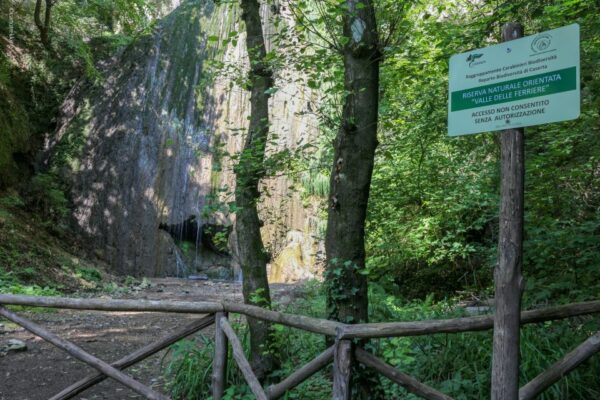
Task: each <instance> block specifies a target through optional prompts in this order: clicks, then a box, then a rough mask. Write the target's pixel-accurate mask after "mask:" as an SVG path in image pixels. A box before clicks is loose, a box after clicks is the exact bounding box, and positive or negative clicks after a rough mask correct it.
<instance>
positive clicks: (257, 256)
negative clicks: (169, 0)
mask: <svg viewBox="0 0 600 400" xmlns="http://www.w3.org/2000/svg"><path fill="white" fill-rule="evenodd" d="M241 6H242V18H243V20H244V22H245V25H246V34H247V37H246V45H247V48H248V58H249V61H250V73H249V79H250V86H251V88H250V90H251V97H250V107H251V111H250V125H249V128H248V135H247V137H246V141H245V143H244V149H243V150H242V153H241V154H240V158H239V162H238V164H237V165H236V167H235V173H236V205H237V207H238V211H237V213H236V233H237V238H238V244H239V256H240V263H241V267H242V273H243V292H244V301H245V302H246V303H247V304H255V305H259V306H262V307H269V306H270V305H271V295H270V292H269V282H268V281H267V254H266V252H265V248H264V244H263V241H262V237H261V234H260V226H261V222H260V220H259V217H258V210H257V208H256V204H257V202H258V200H259V197H260V193H259V190H258V185H259V182H260V179H261V178H262V177H263V176H264V168H263V163H264V159H265V148H266V142H267V136H268V132H269V97H270V95H269V89H271V88H272V86H273V77H272V71H271V69H270V67H269V66H268V65H267V64H266V63H265V61H264V60H265V57H266V54H267V51H266V45H265V41H264V37H263V30H262V20H261V18H260V4H259V3H258V1H257V0H241ZM248 323H249V326H250V363H251V365H252V368H253V370H254V372H255V374H256V376H257V377H258V378H259V379H260V380H263V379H264V377H265V376H266V374H268V373H269V371H271V370H272V368H273V363H274V362H273V356H272V355H271V353H270V352H269V350H270V349H269V343H270V340H269V336H270V325H269V324H268V323H266V322H263V321H259V320H256V319H252V318H249V319H248Z"/></svg>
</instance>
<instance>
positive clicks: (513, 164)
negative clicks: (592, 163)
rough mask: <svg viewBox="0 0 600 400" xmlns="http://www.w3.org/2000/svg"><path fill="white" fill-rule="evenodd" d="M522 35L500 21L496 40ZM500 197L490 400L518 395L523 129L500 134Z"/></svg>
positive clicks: (515, 26) (508, 399)
mask: <svg viewBox="0 0 600 400" xmlns="http://www.w3.org/2000/svg"><path fill="white" fill-rule="evenodd" d="M520 37H523V27H522V26H521V25H520V24H506V25H504V27H503V28H502V41H504V42H506V41H509V40H513V39H518V38H520ZM500 141H501V147H502V149H501V152H502V156H501V158H502V160H501V163H502V164H501V169H502V182H501V200H500V233H499V238H498V266H497V267H496V269H495V271H494V281H495V289H496V291H495V304H496V310H495V313H494V352H493V357H492V400H517V399H518V398H519V343H520V340H519V339H520V338H519V335H520V326H521V324H520V315H521V293H522V290H523V277H522V275H521V267H522V265H523V204H524V182H525V155H524V135H523V129H522V128H521V129H507V130H505V131H502V133H501V138H500Z"/></svg>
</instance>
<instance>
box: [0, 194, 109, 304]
mask: <svg viewBox="0 0 600 400" xmlns="http://www.w3.org/2000/svg"><path fill="white" fill-rule="evenodd" d="M72 247H73V244H72V243H69V242H68V241H67V240H65V239H64V238H61V237H57V236H56V234H55V233H53V232H51V231H50V230H48V229H47V228H46V227H45V224H44V223H43V217H42V216H40V215H39V214H37V213H33V212H31V211H30V210H28V209H27V206H26V205H25V204H24V202H23V201H22V200H21V198H20V197H19V196H18V195H17V194H15V193H4V194H0V292H1V293H13V294H27V295H36V296H56V295H60V294H63V293H69V292H75V291H79V290H96V289H101V288H102V285H103V283H102V281H103V276H102V273H101V272H100V271H99V270H98V269H97V268H96V267H95V266H94V265H93V264H91V263H89V262H87V261H85V260H83V259H81V258H79V257H78V256H74V255H73V254H72Z"/></svg>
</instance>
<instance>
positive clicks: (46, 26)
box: [33, 0, 54, 50]
mask: <svg viewBox="0 0 600 400" xmlns="http://www.w3.org/2000/svg"><path fill="white" fill-rule="evenodd" d="M42 1H43V0H36V2H35V10H34V12H33V18H34V22H35V26H36V27H37V28H38V30H39V31H40V42H42V44H43V45H44V47H45V48H46V49H48V50H50V49H51V46H50V34H49V33H50V21H51V17H52V6H53V5H54V3H53V2H52V0H45V4H46V7H45V10H44V21H43V22H42V17H41V14H42Z"/></svg>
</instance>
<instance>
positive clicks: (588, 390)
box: [167, 283, 600, 400]
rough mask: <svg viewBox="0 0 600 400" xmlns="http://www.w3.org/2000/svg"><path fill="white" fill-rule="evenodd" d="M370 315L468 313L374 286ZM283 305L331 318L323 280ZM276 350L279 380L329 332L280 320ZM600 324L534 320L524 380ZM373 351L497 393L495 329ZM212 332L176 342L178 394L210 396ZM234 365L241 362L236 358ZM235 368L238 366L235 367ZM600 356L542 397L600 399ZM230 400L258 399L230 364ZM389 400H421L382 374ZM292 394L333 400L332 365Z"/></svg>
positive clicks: (451, 388) (406, 367) (414, 369)
mask: <svg viewBox="0 0 600 400" xmlns="http://www.w3.org/2000/svg"><path fill="white" fill-rule="evenodd" d="M369 297H370V304H371V309H370V318H371V321H372V322H382V321H414V320H423V319H441V318H453V317H462V316H465V311H464V310H463V309H462V308H461V307H459V306H458V303H457V301H454V300H452V299H450V300H444V301H438V302H435V301H434V300H433V297H429V298H427V299H425V300H418V301H406V300H402V299H398V298H397V297H396V296H393V295H390V294H388V293H386V292H385V291H384V290H383V289H381V288H379V287H378V286H377V285H373V284H372V285H371V290H370V296H369ZM275 308H277V309H279V310H281V311H286V312H291V313H296V314H302V315H309V316H314V317H323V316H324V315H325V297H324V293H323V290H322V288H321V285H320V284H319V283H309V284H308V285H307V286H306V287H305V288H304V293H302V295H301V296H300V298H299V299H297V300H296V301H295V302H293V303H292V304H291V305H289V306H287V307H286V308H285V309H282V307H277V305H276V306H275ZM274 329H275V334H274V335H275V341H276V348H277V349H278V353H279V354H280V357H281V366H280V368H279V369H278V370H276V371H274V372H273V374H272V376H271V379H272V380H273V381H275V382H277V381H280V380H281V379H283V378H285V377H286V376H288V375H289V374H290V373H292V372H293V371H295V370H297V369H298V368H299V367H300V366H302V365H304V364H306V363H307V362H308V361H310V360H311V359H312V358H313V357H315V356H316V355H317V354H319V353H320V352H321V351H323V349H324V348H325V342H324V338H323V337H322V336H320V335H315V334H311V333H307V332H303V331H300V330H297V329H291V328H287V327H284V326H281V325H275V327H274ZM237 330H238V331H239V332H242V335H241V337H242V338H243V339H244V340H243V343H244V348H245V349H246V351H247V350H248V343H247V334H246V333H245V332H246V328H245V326H244V325H241V324H239V323H238V325H237ZM598 330H600V321H598V319H597V318H596V319H595V318H591V317H585V318H577V319H571V320H565V321H550V322H546V323H543V324H536V325H527V326H525V327H523V329H522V330H521V357H522V362H521V376H520V380H521V385H523V384H525V383H526V382H528V381H529V380H531V379H532V378H534V377H535V376H537V375H538V374H539V373H541V372H542V371H544V370H545V369H546V368H548V367H549V366H550V365H552V364H553V363H554V362H555V361H557V360H558V359H560V358H561V357H562V356H563V355H564V354H566V353H567V352H569V351H570V350H571V349H573V348H574V347H576V346H577V345H579V344H580V343H581V342H582V341H584V340H585V339H586V338H587V337H589V335H591V334H592V333H593V332H596V331H598ZM369 347H370V348H371V350H372V351H373V352H374V353H375V354H376V355H377V356H379V357H381V358H382V359H384V360H385V361H386V362H388V363H389V364H391V365H393V366H395V367H397V368H398V369H400V370H401V371H403V372H404V373H407V374H409V375H412V376H414V377H416V378H417V379H419V380H420V381H422V382H424V383H427V384H428V385H431V386H432V387H434V388H437V389H439V390H441V391H442V392H444V393H446V394H448V395H449V396H451V397H453V398H455V399H457V400H466V399H483V398H489V395H490V393H489V387H490V383H491V382H490V367H491V356H492V333H491V331H489V332H467V333H458V334H437V335H428V336H421V337H406V338H390V339H380V340H373V341H371V342H370V343H369ZM212 350H213V343H212V338H210V337H205V336H199V337H197V338H196V339H194V340H193V341H187V342H182V343H180V344H178V345H176V347H174V348H173V354H172V358H171V361H170V364H169V367H168V368H167V372H168V374H167V376H168V380H170V382H171V386H170V388H171V393H172V395H173V398H175V399H185V398H208V397H209V396H210V393H209V387H210V372H211V371H210V369H211V367H212V365H211V362H212ZM229 365H230V366H234V365H235V363H234V362H233V360H231V359H230V360H229ZM232 370H233V372H232ZM599 374H600V358H598V357H596V358H592V359H590V360H589V361H588V362H586V363H584V364H583V365H581V366H580V367H579V368H578V369H576V370H575V371H574V372H572V373H571V374H569V375H568V376H567V377H565V378H563V379H562V380H560V381H559V382H558V383H556V384H554V385H553V386H552V387H550V388H549V389H548V390H547V391H546V392H544V394H542V395H541V396H540V397H539V399H541V400H562V399H569V400H589V399H597V398H600V382H599V381H598V379H597V377H598V376H599ZM228 385H229V387H230V389H229V392H228V395H227V397H226V398H227V399H246V398H248V399H250V398H252V397H247V396H248V394H247V390H248V388H247V387H246V386H245V384H244V383H243V380H242V379H240V377H239V373H238V372H237V368H235V367H231V368H229V375H228ZM380 385H381V387H382V390H383V392H384V397H383V398H385V399H386V400H395V399H398V400H399V399H407V400H417V397H416V396H413V395H411V394H409V393H407V392H406V391H405V390H404V389H402V388H400V387H399V386H397V385H395V384H393V383H392V382H390V381H389V380H387V379H385V378H383V377H380ZM284 398H285V399H304V400H317V399H326V398H331V378H330V370H328V369H326V370H324V371H321V372H319V373H318V374H316V375H315V376H313V377H312V378H311V379H309V380H308V381H307V382H305V383H303V384H302V385H300V386H299V387H298V388H296V389H294V390H293V391H291V392H289V393H287V394H286V397H284Z"/></svg>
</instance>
